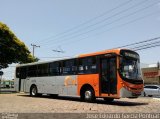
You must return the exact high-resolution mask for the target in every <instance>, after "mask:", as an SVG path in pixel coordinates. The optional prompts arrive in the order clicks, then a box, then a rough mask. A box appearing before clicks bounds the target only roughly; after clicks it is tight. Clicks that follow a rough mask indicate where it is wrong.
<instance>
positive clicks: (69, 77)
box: [64, 76, 77, 86]
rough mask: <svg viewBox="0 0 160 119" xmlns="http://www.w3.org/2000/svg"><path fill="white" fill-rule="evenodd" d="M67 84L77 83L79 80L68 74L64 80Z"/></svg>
mask: <svg viewBox="0 0 160 119" xmlns="http://www.w3.org/2000/svg"><path fill="white" fill-rule="evenodd" d="M64 85H65V86H71V85H77V80H76V79H73V78H72V77H71V76H66V77H65V80H64Z"/></svg>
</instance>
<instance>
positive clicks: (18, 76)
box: [16, 67, 20, 78]
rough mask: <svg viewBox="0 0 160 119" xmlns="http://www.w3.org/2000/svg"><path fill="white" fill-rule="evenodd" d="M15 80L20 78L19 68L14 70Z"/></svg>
mask: <svg viewBox="0 0 160 119" xmlns="http://www.w3.org/2000/svg"><path fill="white" fill-rule="evenodd" d="M16 78H20V68H19V67H18V68H16Z"/></svg>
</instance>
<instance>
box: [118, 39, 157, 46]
mask: <svg viewBox="0 0 160 119" xmlns="http://www.w3.org/2000/svg"><path fill="white" fill-rule="evenodd" d="M158 39H160V37H156V38H152V39H148V40H144V41H140V42H136V43H131V44H128V45H123V46H120V47H116V48H124V47H128V46H133V45H138V44H141V43H146V42H150V41H155V40H158Z"/></svg>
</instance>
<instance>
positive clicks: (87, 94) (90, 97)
mask: <svg viewBox="0 0 160 119" xmlns="http://www.w3.org/2000/svg"><path fill="white" fill-rule="evenodd" d="M82 97H83V99H84V101H86V102H94V100H95V92H94V90H93V89H92V88H86V89H85V90H84V91H83V94H82Z"/></svg>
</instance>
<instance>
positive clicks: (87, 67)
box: [78, 57, 97, 74]
mask: <svg viewBox="0 0 160 119" xmlns="http://www.w3.org/2000/svg"><path fill="white" fill-rule="evenodd" d="M96 72H97V64H96V57H88V58H82V59H79V62H78V73H79V74H92V73H96Z"/></svg>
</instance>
